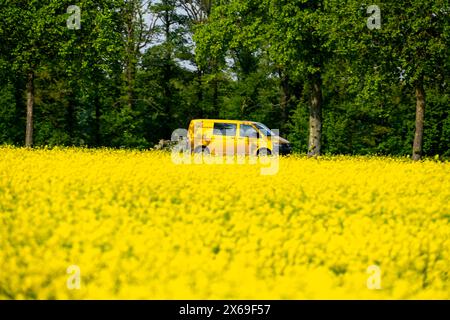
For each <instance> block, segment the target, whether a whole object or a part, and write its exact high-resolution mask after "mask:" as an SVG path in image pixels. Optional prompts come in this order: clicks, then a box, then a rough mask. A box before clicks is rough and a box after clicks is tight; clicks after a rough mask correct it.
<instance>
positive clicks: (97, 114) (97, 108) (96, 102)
mask: <svg viewBox="0 0 450 320" xmlns="http://www.w3.org/2000/svg"><path fill="white" fill-rule="evenodd" d="M95 87H96V90H95V96H94V105H95V122H94V143H95V146H96V147H100V145H101V143H102V137H101V131H100V128H101V123H100V122H101V116H102V113H101V109H100V97H99V90H100V87H99V85H98V82H97V83H96V86H95Z"/></svg>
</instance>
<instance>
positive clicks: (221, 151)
mask: <svg viewBox="0 0 450 320" xmlns="http://www.w3.org/2000/svg"><path fill="white" fill-rule="evenodd" d="M188 141H189V145H190V150H191V151H192V152H193V153H202V154H211V155H227V156H228V155H253V156H262V155H277V154H282V155H286V154H289V153H291V146H290V143H289V141H287V140H286V139H283V138H281V137H280V136H279V135H277V134H276V133H274V132H273V131H272V130H270V129H269V128H268V127H267V126H265V125H264V124H262V123H259V122H253V121H239V120H212V119H198V120H192V121H191V123H190V125H189V129H188Z"/></svg>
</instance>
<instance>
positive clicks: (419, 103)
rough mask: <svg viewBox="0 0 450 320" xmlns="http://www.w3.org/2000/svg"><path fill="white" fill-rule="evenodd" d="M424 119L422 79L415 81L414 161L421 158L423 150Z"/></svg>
mask: <svg viewBox="0 0 450 320" xmlns="http://www.w3.org/2000/svg"><path fill="white" fill-rule="evenodd" d="M424 119H425V89H424V87H423V79H420V80H419V81H417V83H416V133H415V136H414V145H413V155H412V159H413V160H414V161H419V160H420V159H421V158H422V152H423V127H424Z"/></svg>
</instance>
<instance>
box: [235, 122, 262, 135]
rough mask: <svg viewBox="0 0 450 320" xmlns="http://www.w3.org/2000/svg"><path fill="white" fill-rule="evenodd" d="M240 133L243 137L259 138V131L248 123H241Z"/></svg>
mask: <svg viewBox="0 0 450 320" xmlns="http://www.w3.org/2000/svg"><path fill="white" fill-rule="evenodd" d="M239 131H240V132H239V135H240V136H241V137H242V138H247V137H248V138H258V132H257V131H256V129H255V128H254V127H253V126H250V125H248V124H241V128H240V130H239Z"/></svg>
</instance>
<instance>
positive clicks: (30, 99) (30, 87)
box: [25, 71, 34, 148]
mask: <svg viewBox="0 0 450 320" xmlns="http://www.w3.org/2000/svg"><path fill="white" fill-rule="evenodd" d="M33 108H34V71H30V72H28V75H27V129H26V134H25V147H27V148H31V147H32V146H33Z"/></svg>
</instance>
